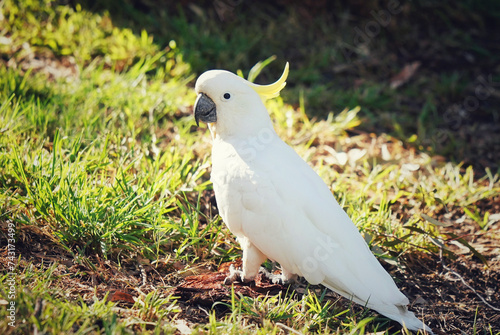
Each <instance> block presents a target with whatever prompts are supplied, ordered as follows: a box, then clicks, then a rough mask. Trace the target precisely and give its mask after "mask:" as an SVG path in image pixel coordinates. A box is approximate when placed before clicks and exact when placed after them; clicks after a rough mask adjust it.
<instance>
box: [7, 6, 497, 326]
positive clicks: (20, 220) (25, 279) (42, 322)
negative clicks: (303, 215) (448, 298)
mask: <svg viewBox="0 0 500 335" xmlns="http://www.w3.org/2000/svg"><path fill="white" fill-rule="evenodd" d="M128 6H130V4H128V3H126V4H125V6H124V9H123V10H125V11H128V10H129V7H128ZM170 10H171V9H162V10H160V13H159V14H158V15H159V16H154V17H152V18H151V20H157V19H158V17H162V16H164V17H168V18H171V20H170V21H168V24H166V27H169V28H170V29H171V30H169V31H168V32H165V33H164V34H160V36H161V37H159V38H158V39H159V40H160V41H162V39H164V40H163V41H162V42H157V40H156V37H155V38H153V36H152V35H151V34H150V33H148V32H147V30H145V29H144V30H141V31H139V32H138V31H136V30H137V29H134V27H133V28H124V27H120V26H118V25H115V23H114V19H113V18H112V17H111V16H110V14H108V13H106V12H99V11H95V12H91V11H89V10H87V9H85V8H84V7H82V6H80V5H77V6H75V7H71V6H67V5H60V4H59V3H57V2H53V1H50V0H27V1H13V0H5V1H2V2H0V13H1V14H2V15H0V38H2V43H0V222H1V224H2V235H1V237H0V238H1V239H2V241H3V240H7V233H6V231H7V230H6V229H4V228H5V227H6V226H7V224H14V225H15V227H16V248H17V249H16V250H17V254H16V257H18V260H17V261H18V263H17V264H18V266H17V268H16V271H15V272H16V289H17V296H16V298H15V301H16V303H17V308H18V310H17V320H16V325H17V326H16V328H15V329H14V328H12V327H10V326H8V324H6V320H8V319H7V316H8V311H7V310H6V309H4V308H1V309H0V332H1V333H3V334H10V333H31V332H33V329H35V328H36V329H37V330H38V332H39V333H54V334H60V333H75V334H87V333H92V334H93V333H95V334H108V333H109V334H128V333H133V332H140V333H151V334H160V333H174V332H175V330H176V323H175V322H177V321H178V320H182V313H181V310H182V308H181V303H179V302H178V301H177V299H176V298H175V297H174V296H172V295H171V291H172V286H174V285H175V283H176V280H177V281H178V280H179V278H182V273H185V272H190V271H196V269H198V268H213V267H214V266H216V265H219V264H221V263H223V262H226V261H231V260H234V259H236V258H237V257H239V255H240V252H239V250H238V245H237V243H236V241H235V240H234V237H233V236H232V235H231V234H230V232H229V231H228V229H227V228H226V227H225V226H224V224H223V222H222V221H221V219H220V218H219V217H218V216H216V215H213V214H212V212H211V207H210V204H209V203H208V201H207V197H209V196H210V194H211V189H212V187H211V184H210V182H209V181H208V179H209V173H210V138H209V136H208V134H207V132H206V131H205V130H204V129H200V130H196V129H195V127H194V121H193V117H192V115H191V106H192V105H193V103H194V100H195V94H194V92H193V89H192V84H193V81H194V79H195V78H196V76H197V74H199V71H200V70H202V69H205V68H208V67H209V66H210V65H214V66H219V67H226V68H228V69H230V70H234V71H236V70H237V69H239V68H241V69H242V70H243V72H244V73H245V74H246V73H248V72H247V71H248V70H250V67H251V66H252V65H253V64H254V63H255V62H256V61H257V60H263V59H265V58H267V57H268V56H270V55H272V54H274V53H275V52H274V51H275V50H276V49H279V48H280V47H283V48H286V45H287V43H288V42H287V40H288V39H291V38H292V36H293V32H291V31H286V32H285V35H286V38H285V39H284V40H283V41H281V42H280V41H276V44H275V45H268V44H265V43H264V45H263V46H262V50H261V52H262V53H256V52H255V48H256V46H257V45H259V44H263V42H264V41H267V39H266V37H265V36H263V35H261V34H251V33H248V31H247V30H250V31H255V26H258V25H259V24H260V23H262V22H274V18H272V19H271V18H270V17H267V16H266V15H264V14H262V15H263V16H261V17H259V18H258V19H257V20H256V21H249V22H248V25H249V27H250V28H246V29H243V28H241V27H238V26H237V25H236V24H235V23H233V25H229V26H230V27H233V28H234V29H229V30H226V31H225V32H224V33H217V32H219V31H218V30H217V29H218V28H216V27H215V26H214V25H213V23H209V21H210V20H213V19H214V17H208V18H205V20H206V21H203V22H206V23H207V24H208V25H209V28H208V30H206V31H205V30H203V28H201V26H200V25H195V24H194V23H192V21H190V20H189V18H188V17H186V16H185V15H184V16H183V15H172V14H171V13H172V12H171V11H170ZM195 13H196V11H195ZM263 13H266V12H265V11H264V12H263ZM295 14H296V13H295ZM295 14H293V13H292V15H289V13H288V14H287V13H282V14H280V16H279V17H278V20H281V22H285V23H286V22H290V24H297V23H296V21H295V20H296V18H297V17H296V16H294V15H295ZM128 15H131V12H128ZM169 15H172V16H169ZM211 15H214V14H213V13H212V14H211ZM287 20H289V21H287ZM146 21H147V19H146V16H145V15H143V14H137V22H146ZM314 24H315V25H319V27H317V28H318V29H324V30H325V31H329V30H330V29H331V28H332V27H330V26H329V25H328V24H327V23H320V22H317V23H314ZM322 24H323V25H324V26H321V25H322ZM285 25H286V24H285ZM162 29H167V28H162ZM267 29H268V30H267V31H266V34H270V35H273V36H277V35H278V34H279V33H280V31H281V28H280V26H279V25H277V24H274V25H271V26H269V27H268V28H267ZM160 32H161V29H160ZM156 33H157V34H159V32H158V31H156ZM182 34H185V35H182ZM191 34H195V35H197V36H200V38H199V39H193V38H191ZM169 36H175V37H176V38H175V39H176V41H174V40H173V39H170V37H169ZM310 38H312V36H300V39H304V43H306V42H305V41H306V40H308V39H310ZM330 38H331V39H332V41H335V40H336V38H338V37H335V36H332V37H330ZM457 38H458V37H457ZM280 43H282V44H283V45H281V44H280ZM161 45H163V46H161ZM335 45H336V44H333V47H328V48H326V49H325V48H321V46H319V45H318V46H315V48H318V49H319V50H316V49H310V50H308V52H310V53H311V54H312V55H311V57H310V58H306V56H305V55H301V56H300V57H303V58H304V60H303V61H302V63H301V65H302V66H300V67H299V66H297V67H296V68H295V69H294V67H293V64H292V70H291V76H290V80H289V82H290V89H289V90H288V88H287V89H286V90H285V93H284V97H283V98H277V99H275V100H273V101H270V102H269V103H268V107H269V110H270V113H271V116H272V118H273V120H275V126H276V129H277V131H278V133H279V134H280V136H281V137H282V138H283V139H284V140H286V141H287V142H288V143H290V144H291V145H293V146H294V148H295V149H296V150H297V151H298V152H299V154H300V155H301V156H302V157H304V159H305V160H307V161H308V162H309V163H310V164H311V165H312V166H313V168H314V169H315V170H316V171H317V172H318V173H319V174H320V176H321V177H322V178H323V179H324V180H325V181H326V182H327V183H328V184H329V185H331V188H332V191H333V192H334V193H335V195H336V197H337V199H338V200H339V202H340V203H341V204H342V206H343V207H344V208H345V209H346V211H347V212H348V214H349V215H350V216H351V217H352V218H353V221H354V222H355V223H356V224H357V225H358V227H359V228H360V230H361V231H362V233H363V234H364V235H365V237H366V239H367V240H368V241H369V243H370V246H371V247H372V249H373V250H374V252H375V253H377V255H378V256H379V257H381V258H384V259H386V260H388V261H392V262H393V263H395V264H398V262H399V260H400V259H401V257H402V256H404V255H406V254H409V253H412V252H415V251H417V250H426V251H427V252H430V253H438V252H439V248H438V247H437V246H436V244H439V243H441V245H443V246H445V245H446V243H447V241H448V240H451V239H457V240H458V241H459V242H460V243H463V244H464V245H465V246H466V247H468V248H470V250H471V252H473V253H478V252H477V251H476V250H475V249H474V248H473V247H472V246H470V245H467V243H466V242H465V240H460V239H458V237H453V236H451V235H449V234H448V235H446V234H442V233H440V231H439V227H438V226H439V224H440V222H439V221H437V220H432V218H434V217H442V215H443V213H447V212H451V213H454V212H457V211H463V212H464V213H465V214H466V215H468V216H469V217H470V218H471V220H474V221H475V222H476V223H477V225H478V228H477V229H478V230H482V231H483V232H484V233H485V234H489V233H490V229H491V227H490V226H489V225H488V217H489V215H491V214H494V213H489V212H487V211H486V212H485V211H483V210H481V209H480V208H478V203H479V202H481V201H483V200H488V199H492V198H493V197H495V196H498V194H499V193H500V182H499V175H498V172H497V171H490V170H480V171H478V170H477V169H476V170H474V169H473V168H472V167H465V166H463V165H462V164H456V163H453V162H444V163H443V162H436V161H435V160H434V158H433V157H432V156H431V155H430V154H429V151H428V150H423V151H421V150H418V148H419V146H418V145H417V146H416V148H417V149H415V148H413V147H412V143H413V142H412V141H414V140H415V136H416V137H417V138H420V136H421V135H422V133H423V132H424V130H425V129H427V128H426V127H427V126H428V125H429V124H432V120H433V117H434V114H435V109H436V105H435V96H432V97H429V99H428V104H427V105H425V106H424V107H425V108H423V109H422V114H421V115H420V119H419V120H420V124H419V128H418V129H416V128H414V129H410V130H409V128H408V123H409V122H408V120H404V122H401V126H400V128H397V127H395V128H394V129H396V133H393V136H391V135H387V134H383V133H381V134H370V133H369V132H366V131H364V130H362V131H360V130H359V129H358V128H359V127H360V125H361V124H362V123H367V124H372V125H377V124H378V122H379V121H377V120H376V119H378V117H379V116H377V113H378V112H379V111H381V110H383V111H385V110H388V109H390V108H392V107H391V106H393V102H394V100H395V99H396V98H397V97H398V96H399V94H401V93H398V96H396V93H395V92H393V91H391V90H390V89H388V88H387V87H385V86H383V85H380V84H378V83H377V82H376V81H375V80H372V81H370V80H369V81H367V82H365V83H363V84H362V85H360V86H359V87H357V88H346V89H342V90H335V87H334V86H333V85H331V84H328V83H325V82H324V78H323V77H322V76H323V72H322V71H321V69H322V68H324V67H326V66H327V64H329V63H330V62H331V61H332V60H333V61H339V60H340V59H341V58H342V56H341V53H339V51H338V49H336V48H335ZM246 53H250V55H252V57H254V56H255V55H257V56H258V57H260V58H259V59H256V60H255V61H252V60H251V59H253V58H252V57H251V56H249V55H247V56H242V55H245V54H246ZM206 55H208V56H206ZM262 55H264V56H262ZM257 56H255V57H257ZM261 56H262V57H261ZM278 56H279V57H278V60H277V61H275V63H278V62H281V63H283V62H284V61H285V60H284V59H282V58H281V57H280V56H282V55H278ZM210 57H212V59H214V58H216V59H217V60H218V63H210V62H208V61H207V58H210ZM238 57H240V58H238ZM300 57H299V58H300ZM197 60H198V61H197ZM37 62H42V66H38V64H39V63H37ZM225 64H227V66H224V65H225ZM277 67H278V65H276V64H273V65H270V67H269V68H266V69H265V70H264V71H263V73H262V75H265V76H267V77H266V79H267V78H271V76H272V75H270V74H269V73H267V74H266V71H267V70H268V69H273V71H274V70H275V69H277ZM273 73H274V72H273ZM427 84H429V82H428V81H422V82H418V83H417V84H416V85H415V86H411V87H408V88H405V90H404V92H403V93H402V94H403V95H404V96H406V97H409V98H411V97H414V96H417V95H418V92H419V90H420V88H422V87H424V86H425V85H427ZM438 85H442V86H439V87H441V88H442V91H437V93H436V94H439V95H440V94H443V95H446V94H451V95H453V94H460V93H458V92H461V88H460V87H463V86H464V84H463V83H462V82H461V81H460V80H459V78H457V77H456V76H454V75H449V76H446V75H445V76H443V77H442V81H441V82H439V83H438ZM327 104H330V105H329V108H327V109H325V108H324V107H325V105H327ZM357 105H360V106H361V111H360V109H359V108H355V107H356V106H357ZM401 106H403V107H402V108H401V110H402V111H403V113H404V112H405V107H404V103H401ZM346 107H347V108H346ZM344 108H346V109H345V110H344ZM310 109H311V110H312V112H311V110H310ZM319 109H322V110H323V113H318V112H317V110H319ZM325 110H326V112H325ZM342 110H343V111H342ZM308 115H316V116H319V118H310V117H309V116H308ZM390 118H391V116H389V119H390ZM381 119H383V116H382V117H381ZM370 120H372V121H370ZM400 121H401V120H399V121H398V120H396V121H394V122H395V123H394V124H399V123H398V122H400ZM370 122H371V123H370ZM412 126H414V125H412ZM410 128H411V127H410ZM398 129H399V130H398ZM429 129H432V128H429ZM429 129H427V130H429ZM397 131H399V132H400V133H399V134H398V133H397ZM415 134H416V135H415ZM412 135H414V136H412ZM394 136H396V137H394ZM412 138H413V140H412ZM403 140H404V141H403ZM382 148H386V149H382ZM420 148H422V147H420ZM384 150H386V151H384ZM426 215H427V216H426ZM425 218H431V219H425ZM4 225H5V227H4ZM49 242H50V244H49V246H50V249H47V250H46V251H47V252H49V253H50V252H51V251H52V252H56V254H57V257H59V256H61V255H65V257H69V259H70V260H71V261H72V262H73V263H72V264H74V266H77V270H75V271H76V272H75V271H73V270H71V271H69V269H68V268H67V266H66V265H64V260H62V259H59V260H54V259H52V260H51V261H48V262H47V263H45V261H44V262H43V263H42V264H40V263H37V262H33V258H31V257H32V255H31V254H30V250H31V249H32V248H35V244H37V243H38V244H40V243H41V245H42V247H36V248H42V249H43V248H45V247H44V246H43V245H44V243H49ZM47 248H48V247H47ZM52 248H53V249H52ZM33 250H34V249H33ZM37 250H38V249H37ZM478 255H480V254H479V253H478ZM139 260H140V262H142V263H141V264H160V263H165V264H167V265H166V267H165V268H162V269H160V270H158V271H163V272H162V275H163V276H165V278H167V277H168V278H175V279H172V280H171V281H168V280H167V281H166V283H165V286H164V287H161V288H160V289H158V291H157V290H153V289H151V288H148V289H144V291H140V293H139V294H138V298H137V300H136V302H135V303H134V304H133V305H131V306H127V307H126V308H123V307H118V304H117V303H114V302H110V301H108V296H109V293H110V290H111V288H104V289H103V287H101V286H100V285H94V286H93V287H94V291H92V290H88V289H87V290H82V291H80V290H79V289H78V288H77V287H74V288H69V289H68V290H66V289H63V288H64V287H66V286H67V285H68V283H69V282H71V280H72V279H74V280H75V281H82V280H83V281H85V280H86V281H88V280H90V279H89V278H97V280H100V281H99V282H100V283H103V282H106V278H105V277H106V275H105V274H104V273H99V269H102V266H103V265H102V264H108V265H109V267H112V268H113V271H116V272H117V273H121V272H123V273H126V272H127V271H129V270H127V269H128V268H127V266H129V264H130V263H131V262H132V263H134V264H135V263H136V262H139ZM101 262H104V263H102V264H101ZM3 266H4V268H3V272H2V273H3V274H2V275H1V277H0V281H1V282H2V284H1V285H0V299H2V300H4V301H6V300H7V296H8V293H7V291H6V290H5V287H6V284H5V283H6V281H7V279H8V274H7V272H8V269H7V266H6V265H5V264H4V265H3ZM155 271H156V270H155ZM93 280H94V279H92V282H93ZM129 285H130V286H138V284H137V283H130V284H129ZM89 287H90V286H89ZM220 304H221V305H223V304H226V305H224V306H225V308H227V309H228V310H229V313H227V314H225V315H222V316H221V315H219V314H217V313H216V312H215V310H213V311H212V310H207V313H208V322H207V323H206V324H189V327H191V328H192V329H193V331H194V333H199V334H207V333H210V334H219V333H228V334H236V333H238V334H247V333H248V334H250V333H252V334H253V333H261V334H272V333H276V334H281V333H285V332H286V331H288V330H287V329H289V328H293V329H295V330H296V331H299V332H315V333H319V334H328V333H337V334H363V333H365V331H366V332H368V331H372V332H374V331H386V330H387V325H386V324H387V320H385V319H383V318H375V317H373V316H372V315H373V314H369V312H367V311H362V312H360V309H356V308H351V306H347V307H346V306H343V305H342V304H341V303H339V304H336V301H332V300H331V299H326V298H325V292H324V291H315V290H313V289H311V290H307V291H305V292H303V293H301V294H298V293H293V292H290V294H288V295H285V294H283V295H281V294H280V295H278V296H266V297H259V298H255V299H254V298H250V297H244V296H238V295H236V294H234V293H233V295H232V297H231V302H230V303H225V302H221V303H220ZM120 306H121V305H120ZM219 307H220V306H219ZM387 332H388V330H387ZM483 333H485V334H487V333H489V332H488V329H487V328H485V329H483V330H480V331H478V334H483Z"/></svg>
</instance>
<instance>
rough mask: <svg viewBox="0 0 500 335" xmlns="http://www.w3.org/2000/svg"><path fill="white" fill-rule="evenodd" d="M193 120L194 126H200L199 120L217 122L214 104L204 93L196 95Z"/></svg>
mask: <svg viewBox="0 0 500 335" xmlns="http://www.w3.org/2000/svg"><path fill="white" fill-rule="evenodd" d="M194 119H195V120H196V125H197V126H200V120H201V121H203V122H215V121H217V111H216V109H215V103H214V102H213V101H212V99H210V98H209V97H208V96H207V95H206V94H205V93H200V94H198V98H196V102H195V103H194Z"/></svg>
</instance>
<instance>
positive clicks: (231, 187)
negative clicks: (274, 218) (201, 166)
mask: <svg viewBox="0 0 500 335" xmlns="http://www.w3.org/2000/svg"><path fill="white" fill-rule="evenodd" d="M265 175H266V173H265V169H259V167H258V166H255V165H252V164H248V162H246V161H244V159H242V157H241V156H240V155H238V154H237V153H235V152H232V153H231V152H229V154H226V155H224V156H223V155H214V156H213V160H212V174H211V178H210V179H211V181H212V183H213V187H214V192H215V198H216V200H217V207H218V209H219V213H220V216H221V217H222V219H223V220H224V222H225V223H226V225H227V226H228V227H229V229H230V230H231V232H233V233H234V234H235V235H237V236H238V235H241V234H242V230H243V229H242V224H243V222H244V219H245V217H248V215H249V214H250V213H252V212H254V211H256V209H258V208H260V207H261V206H262V205H263V204H262V202H263V201H264V199H263V197H262V196H261V190H262V189H263V188H265V187H266V177H265Z"/></svg>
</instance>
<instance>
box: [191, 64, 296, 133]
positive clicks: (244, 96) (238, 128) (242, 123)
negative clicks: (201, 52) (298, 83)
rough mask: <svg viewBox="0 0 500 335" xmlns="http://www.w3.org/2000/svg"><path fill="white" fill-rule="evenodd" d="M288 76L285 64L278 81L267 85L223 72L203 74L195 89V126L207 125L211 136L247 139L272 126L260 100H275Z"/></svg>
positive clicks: (215, 71) (214, 71) (213, 71)
mask: <svg viewBox="0 0 500 335" xmlns="http://www.w3.org/2000/svg"><path fill="white" fill-rule="evenodd" d="M287 76H288V63H287V64H286V66H285V70H284V71H283V74H282V76H281V78H280V79H278V81H276V82H275V83H274V84H270V85H257V84H254V83H251V82H249V81H247V80H245V79H243V78H241V77H239V76H237V75H235V74H234V73H231V72H228V71H224V70H210V71H207V72H205V73H203V74H202V75H201V76H200V77H199V78H198V80H197V81H196V86H195V91H196V94H197V95H198V97H197V99H196V102H195V105H194V117H195V120H196V124H198V125H199V122H200V121H203V122H206V123H208V125H209V127H210V130H211V131H212V135H214V136H215V132H216V133H217V134H219V135H220V136H232V135H235V134H236V135H241V136H248V135H251V134H253V133H255V132H258V131H259V130H260V129H262V128H263V127H269V126H271V127H272V125H271V121H270V118H269V114H268V112H267V110H266V108H265V107H264V104H263V100H266V99H270V98H273V97H277V96H278V95H279V92H280V91H281V89H283V87H285V85H286V78H287Z"/></svg>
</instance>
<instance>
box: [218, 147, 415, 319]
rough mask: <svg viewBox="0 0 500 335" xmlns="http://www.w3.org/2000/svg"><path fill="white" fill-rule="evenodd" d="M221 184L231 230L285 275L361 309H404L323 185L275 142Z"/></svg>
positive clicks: (387, 277)
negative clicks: (391, 306) (319, 287)
mask: <svg viewBox="0 0 500 335" xmlns="http://www.w3.org/2000/svg"><path fill="white" fill-rule="evenodd" d="M233 172H234V169H233ZM222 183H224V185H223V187H217V188H216V196H217V202H218V205H219V209H220V210H221V212H222V213H223V214H222V216H223V218H224V220H225V221H226V223H227V224H228V226H229V227H230V229H231V230H232V231H233V232H234V233H235V234H236V235H237V236H238V235H244V236H246V237H247V238H248V239H249V240H250V241H251V242H252V243H253V244H254V245H255V246H256V247H257V248H259V249H260V250H261V251H262V253H264V254H265V255H266V256H267V257H269V258H270V259H273V260H275V261H277V262H279V263H280V265H281V266H282V267H284V268H285V269H287V270H288V271H290V272H292V273H295V274H298V275H300V276H303V277H305V278H306V280H307V281H308V282H310V283H312V284H319V283H322V284H324V285H325V286H327V287H329V288H330V289H332V290H334V291H336V292H338V293H340V294H342V295H344V296H346V297H348V298H352V299H353V300H354V301H356V302H358V303H360V304H365V305H367V306H368V307H371V306H375V305H380V304H396V305H406V304H407V303H408V300H407V298H406V297H405V296H404V295H403V294H402V293H400V291H399V290H398V288H397V287H396V285H395V284H394V281H393V280H392V278H391V277H390V275H389V274H388V273H387V272H386V271H385V270H384V269H383V267H382V266H381V265H380V263H379V262H378V261H377V260H376V258H375V257H374V256H373V254H372V253H371V251H370V250H369V248H368V246H367V244H366V242H365V241H364V239H363V238H362V237H361V235H360V234H359V232H358V230H357V228H356V226H355V225H354V224H353V223H352V221H351V220H350V218H349V217H348V216H347V214H346V213H345V212H344V210H343V209H342V208H341V207H340V205H339V204H338V203H337V201H336V200H335V198H334V197H333V195H332V193H331V191H330V190H329V188H328V187H327V186H326V184H325V183H324V182H323V180H322V179H321V178H320V177H319V176H318V175H317V174H316V173H315V172H314V171H313V170H312V169H311V168H310V167H309V166H308V165H307V163H305V162H304V161H303V160H302V159H301V158H300V157H299V156H298V155H297V154H296V153H295V151H294V150H293V149H292V148H290V147H289V146H288V145H286V144H285V143H284V142H282V141H281V140H277V141H274V142H273V143H271V144H270V145H269V146H267V147H266V148H265V149H263V150H260V151H259V152H258V157H257V158H256V159H254V160H253V161H252V162H251V163H250V164H249V165H248V170H247V171H244V169H243V170H242V171H240V172H238V173H236V174H234V173H233V177H232V179H231V180H225V181H222ZM214 187H216V185H215V184H214ZM371 308H374V309H377V308H375V307H371Z"/></svg>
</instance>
